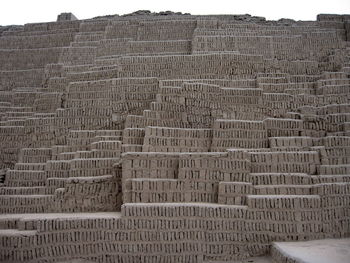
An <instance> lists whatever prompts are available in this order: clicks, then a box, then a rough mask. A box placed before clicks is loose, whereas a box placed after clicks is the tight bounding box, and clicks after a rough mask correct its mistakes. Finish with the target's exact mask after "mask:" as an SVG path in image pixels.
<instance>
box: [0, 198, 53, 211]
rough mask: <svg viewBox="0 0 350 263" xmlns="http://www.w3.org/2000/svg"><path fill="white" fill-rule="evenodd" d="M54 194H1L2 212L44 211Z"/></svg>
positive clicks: (0, 208) (0, 207)
mask: <svg viewBox="0 0 350 263" xmlns="http://www.w3.org/2000/svg"><path fill="white" fill-rule="evenodd" d="M53 198H54V196H53V195H1V196H0V213H7V214H15V213H44V212H46V210H47V207H48V205H49V204H50V203H51V202H53Z"/></svg>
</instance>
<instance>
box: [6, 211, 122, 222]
mask: <svg viewBox="0 0 350 263" xmlns="http://www.w3.org/2000/svg"><path fill="white" fill-rule="evenodd" d="M120 217H121V213H120V212H99V213H42V214H40V213H38V214H3V215H0V221H1V220H8V219H14V220H39V219H54V218H57V219H71V218H72V219H77V218H79V219H91V218H120Z"/></svg>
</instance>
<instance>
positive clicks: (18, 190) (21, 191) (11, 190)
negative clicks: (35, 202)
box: [0, 186, 53, 195]
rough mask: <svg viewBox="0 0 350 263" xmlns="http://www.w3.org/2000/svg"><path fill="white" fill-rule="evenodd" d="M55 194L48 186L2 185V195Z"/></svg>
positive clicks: (0, 193)
mask: <svg viewBox="0 0 350 263" xmlns="http://www.w3.org/2000/svg"><path fill="white" fill-rule="evenodd" d="M45 194H53V190H52V189H50V188H47V187H46V186H35V187H0V195H45Z"/></svg>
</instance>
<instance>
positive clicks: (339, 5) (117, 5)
mask: <svg viewBox="0 0 350 263" xmlns="http://www.w3.org/2000/svg"><path fill="white" fill-rule="evenodd" d="M141 9H142V10H150V11H155V12H159V11H166V10H171V11H176V12H183V13H191V14H251V15H256V16H264V17H266V18H267V19H273V20H276V19H280V18H292V19H295V20H316V15H317V14H320V13H336V14H350V0H288V1H285V0H260V1H259V0H239V1H236V0H201V1H197V0H196V1H193V0H170V1H169V0H143V1H142V0H123V1H120V0H85V1H84V0H58V1H56V0H1V9H0V25H11V24H17V25H20V24H25V23H35V22H49V21H56V18H57V15H58V14H60V13H62V12H72V13H73V14H74V15H75V16H76V17H77V18H78V19H86V18H92V17H95V16H103V15H113V14H119V15H122V14H126V13H131V12H133V11H136V10H141Z"/></svg>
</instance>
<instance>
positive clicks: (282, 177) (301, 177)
mask: <svg viewBox="0 0 350 263" xmlns="http://www.w3.org/2000/svg"><path fill="white" fill-rule="evenodd" d="M311 179H312V178H311V176H310V175H308V174H306V173H251V174H250V180H251V182H252V183H253V185H308V184H310V183H311Z"/></svg>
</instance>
